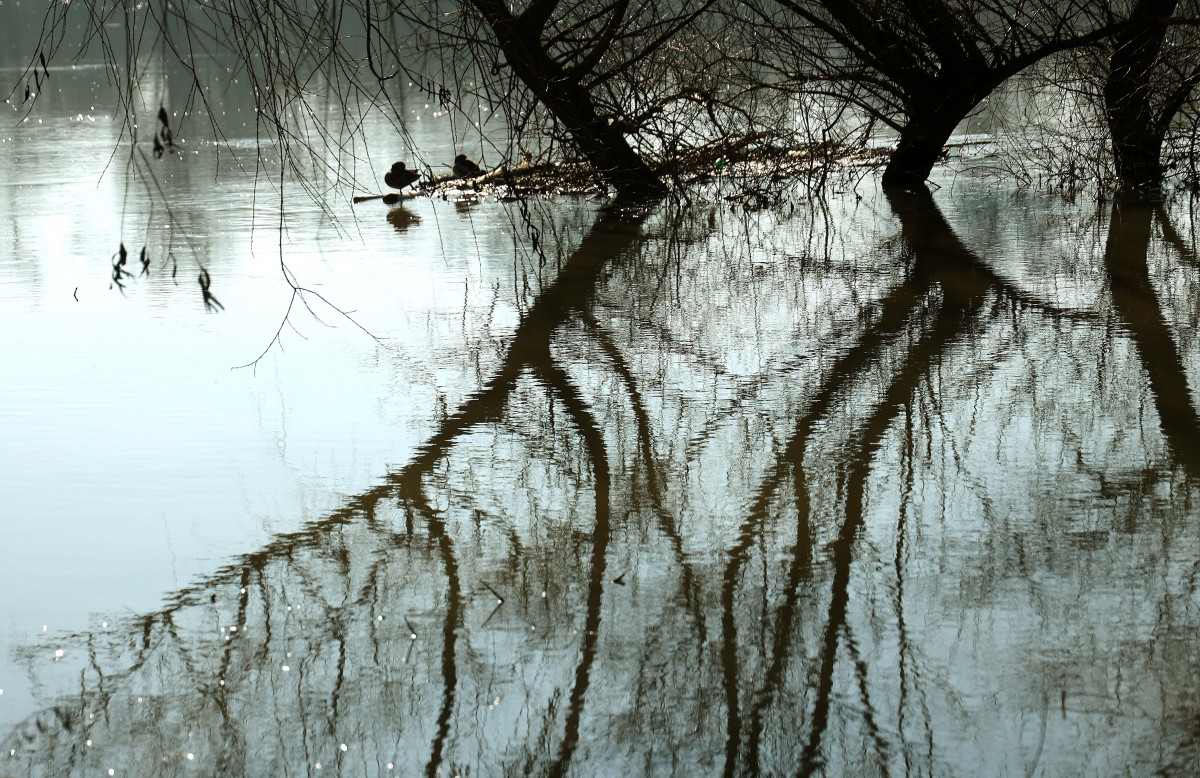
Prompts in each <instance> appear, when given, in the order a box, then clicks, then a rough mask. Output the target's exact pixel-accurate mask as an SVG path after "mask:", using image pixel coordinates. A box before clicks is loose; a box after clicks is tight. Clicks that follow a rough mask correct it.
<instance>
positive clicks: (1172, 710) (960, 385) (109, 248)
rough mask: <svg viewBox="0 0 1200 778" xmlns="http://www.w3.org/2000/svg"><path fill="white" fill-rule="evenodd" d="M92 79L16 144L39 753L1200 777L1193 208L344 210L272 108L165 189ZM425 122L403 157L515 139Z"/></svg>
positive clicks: (82, 759)
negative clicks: (260, 141) (324, 201)
mask: <svg viewBox="0 0 1200 778" xmlns="http://www.w3.org/2000/svg"><path fill="white" fill-rule="evenodd" d="M61 75H62V80H63V81H66V80H67V79H68V78H75V79H78V80H79V81H78V86H79V89H78V90H77V91H75V92H71V91H65V92H63V93H58V94H56V95H54V96H53V99H50V100H48V101H47V102H46V103H45V104H44V107H42V108H41V109H39V111H38V112H37V113H36V114H35V115H34V117H33V118H31V120H30V121H29V122H24V123H21V124H17V122H18V120H19V118H20V116H21V114H20V112H19V109H18V108H13V107H6V114H7V115H9V116H10V117H11V118H12V122H9V123H8V124H6V126H8V127H9V129H6V130H4V132H3V133H2V135H3V137H0V141H2V143H0V158H2V159H3V162H4V164H0V209H2V210H3V211H4V212H5V214H6V215H7V220H6V221H7V223H8V224H9V232H8V233H7V234H6V235H5V239H4V241H3V243H2V244H0V353H2V354H3V359H4V370H3V376H4V378H3V380H2V381H0V430H2V433H0V441H2V442H0V472H2V473H3V474H4V476H3V478H0V505H2V506H3V516H2V517H0V522H2V523H0V531H2V532H3V542H2V544H0V591H3V592H4V593H5V597H4V599H3V603H2V605H0V689H3V693H2V694H0V735H3V736H4V739H3V746H4V748H3V753H0V773H8V774H12V775H64V774H71V775H81V776H82V775H95V774H110V773H109V772H108V771H110V770H111V771H113V772H112V773H111V774H116V775H148V774H158V775H175V774H189V775H191V774H199V775H243V774H244V775H268V774H270V775H279V774H285V775H317V774H320V775H325V774H335V775H348V776H349V775H354V776H358V775H384V774H397V775H434V774H442V775H467V774H471V775H500V774H511V775H527V774H528V775H560V774H574V775H638V774H661V775H672V774H674V775H694V774H727V775H742V774H745V775H749V774H771V775H781V774H829V775H876V774H878V775H909V774H916V775H964V774H1010V775H1021V774H1024V775H1063V774H1086V775H1096V774H1138V775H1144V774H1155V773H1161V774H1168V775H1189V774H1193V773H1194V772H1195V771H1196V770H1197V769H1198V767H1200V762H1198V759H1200V730H1198V729H1197V727H1196V721H1197V720H1198V719H1197V715H1198V714H1200V710H1197V707H1198V706H1197V702H1196V701H1197V700H1198V699H1200V637H1198V635H1200V632H1198V628H1200V595H1198V594H1197V573H1198V570H1200V528H1198V523H1200V507H1198V505H1197V498H1198V497H1200V494H1198V491H1197V484H1198V483H1200V482H1198V480H1197V479H1198V477H1200V448H1198V447H1197V443H1196V441H1197V440H1200V424H1198V423H1197V413H1196V407H1197V404H1196V398H1195V395H1194V390H1193V387H1195V386H1196V385H1197V381H1198V380H1200V375H1198V369H1200V354H1198V352H1197V347H1198V343H1197V339H1196V332H1197V321H1196V319H1197V303H1196V300H1197V299H1198V296H1197V284H1198V283H1200V263H1198V262H1197V259H1196V255H1195V234H1194V229H1193V225H1194V219H1193V216H1192V211H1191V208H1190V204H1189V203H1188V202H1186V201H1179V202H1172V203H1169V204H1167V205H1165V206H1163V207H1160V208H1156V209H1152V208H1145V209H1139V208H1127V209H1125V210H1121V211H1112V210H1111V209H1110V208H1109V207H1108V206H1107V205H1099V206H1098V205H1097V204H1096V203H1095V202H1094V201H1087V200H1081V201H1075V202H1071V201H1066V200H1063V199H1059V198H1054V197H1050V196H1043V195H1038V194H1034V193H1029V192H1021V191H1013V190H1012V189H1011V188H1009V187H1007V186H1006V185H1005V184H1003V183H997V182H995V181H980V180H976V179H972V178H970V177H967V176H962V177H958V178H951V177H949V176H947V177H945V178H943V179H941V180H940V184H941V186H940V187H939V188H936V189H935V191H934V192H933V193H932V194H929V193H925V192H920V193H886V194H885V193H883V192H881V191H879V190H878V188H877V186H876V184H875V176H874V174H871V173H867V174H865V175H864V176H862V177H859V176H858V175H856V176H852V177H849V178H848V179H847V181H846V182H845V184H844V185H839V187H838V189H837V190H836V191H834V192H831V193H830V194H829V196H828V197H826V198H824V199H820V200H807V199H803V198H797V199H796V200H795V201H794V202H792V203H789V204H787V205H785V206H783V207H782V208H779V209H771V210H765V211H757V212H752V213H746V212H744V211H743V210H742V209H741V208H740V207H734V208H731V207H729V206H728V205H727V204H721V205H694V206H691V207H689V208H687V209H685V210H682V211H680V210H678V209H674V208H672V207H669V206H665V205H664V206H661V207H659V208H657V209H655V210H653V211H651V212H649V213H642V212H636V213H635V212H619V211H611V210H606V209H604V208H603V207H602V205H603V204H602V203H599V202H596V201H593V200H589V199H587V198H566V197H563V198H554V199H548V200H547V199H534V200H531V201H529V204H528V210H527V211H523V209H522V208H521V207H520V206H519V205H518V204H517V203H505V202H499V201H497V200H496V199H495V198H494V197H483V198H479V197H477V196H475V195H473V194H471V193H462V195H461V196H449V197H447V198H445V199H441V198H436V199H416V200H410V201H406V202H405V203H404V204H403V205H402V206H401V207H398V208H391V209H389V208H388V207H387V206H384V205H382V204H381V203H379V202H369V203H362V204H359V205H357V206H352V205H351V204H349V203H348V202H345V200H346V199H347V198H346V197H345V193H342V194H339V195H337V196H335V197H332V198H331V199H330V200H329V203H328V209H327V210H322V209H321V208H320V207H318V206H317V205H316V204H315V203H314V202H313V200H312V198H310V197H309V196H308V195H307V194H306V193H305V192H303V191H301V190H300V189H299V188H297V187H294V186H290V185H289V186H286V187H285V188H284V190H283V193H282V195H281V194H280V191H279V189H278V187H277V186H276V184H275V183H273V182H277V181H278V167H277V165H275V163H273V162H272V161H271V157H269V156H268V157H267V159H266V161H265V162H264V164H263V167H262V168H261V172H260V175H259V181H258V184H257V186H255V183H254V180H253V175H252V174H253V170H254V168H255V164H256V162H255V157H254V152H253V142H252V140H253V134H252V132H251V131H250V130H249V129H248V130H247V131H246V132H245V134H243V135H237V134H236V133H235V134H233V135H231V136H230V137H229V138H228V139H227V142H226V143H224V144H222V145H220V146H214V145H212V144H209V143H204V142H202V138H199V137H198V138H197V139H196V140H195V141H194V142H193V143H192V144H191V145H188V144H187V143H185V144H184V152H183V153H182V154H179V155H176V156H169V157H168V158H166V159H164V160H161V161H159V162H157V163H154V166H153V167H151V169H152V170H154V171H155V172H156V173H157V175H158V178H159V180H160V181H161V182H162V184H161V185H162V191H161V192H159V191H158V190H156V189H153V188H151V189H149V190H148V189H147V188H146V187H145V186H143V185H142V183H140V182H139V181H138V180H137V179H136V178H135V177H131V176H129V175H127V172H128V169H129V168H128V166H127V164H126V161H127V160H128V159H129V155H130V151H131V150H130V148H129V147H128V146H127V145H121V144H119V143H117V141H118V133H117V130H116V128H115V127H114V125H113V123H112V121H111V119H108V118H106V117H105V115H104V111H103V110H102V109H101V107H99V106H92V105H91V104H90V103H89V102H88V101H89V100H90V99H92V98H91V97H90V94H89V92H88V91H87V83H88V79H89V78H90V76H88V75H87V74H86V73H81V72H77V73H75V74H73V75H71V76H67V74H61ZM423 105H424V104H423V103H419V97H418V98H415V102H413V103H412V105H411V106H406V107H405V110H406V111H408V112H409V113H410V114H412V115H418V114H417V113H413V112H420V111H424V108H422V107H420V106H423ZM229 110H230V112H231V114H232V113H233V112H235V111H236V110H237V108H236V107H235V106H233V105H232V104H231V106H230V109H229ZM227 119H228V117H227ZM228 120H229V121H231V122H234V124H235V125H236V122H235V121H234V120H233V119H228ZM422 121H424V124H423V125H419V123H418V122H417V121H416V120H415V119H414V120H413V126H414V127H415V128H416V129H414V130H413V133H414V138H415V140H416V143H417V147H418V148H417V151H416V152H415V153H414V151H413V150H410V149H406V148H405V146H404V144H403V143H402V142H401V140H400V138H399V136H398V135H395V133H394V132H392V131H390V130H389V129H388V125H387V124H386V123H384V122H383V121H382V120H381V121H380V123H379V127H378V129H377V130H376V131H374V132H373V133H371V134H372V135H373V137H377V138H379V140H378V141H377V144H378V145H377V146H375V147H373V148H369V149H361V150H359V151H358V152H357V153H359V154H360V157H361V160H362V161H361V163H360V165H361V168H360V169H358V170H357V174H358V175H359V177H360V179H362V180H363V181H364V187H365V186H368V185H370V184H371V182H372V177H373V175H374V173H382V171H383V170H385V169H386V168H387V166H388V165H389V164H390V163H391V161H392V160H393V159H395V158H401V157H403V158H408V159H413V158H414V156H415V157H416V158H418V159H420V160H421V161H422V162H424V163H427V164H430V165H438V164H441V163H442V162H443V161H445V162H449V161H450V159H451V158H452V157H453V154H454V153H455V151H457V150H459V149H462V148H466V150H467V151H468V153H472V154H478V153H480V150H481V149H480V147H479V145H478V144H479V139H478V136H475V141H474V142H475V143H476V144H477V145H476V146H475V147H473V148H472V147H464V146H463V145H462V144H463V143H464V142H467V141H468V140H469V138H470V136H469V134H467V133H463V132H461V128H451V127H450V125H449V123H448V121H446V120H444V119H443V120H442V121H438V120H437V119H436V118H435V117H432V116H430V115H429V114H422ZM35 123H36V124H35ZM249 125H250V127H252V126H253V122H252V121H250V122H249ZM455 138H457V139H458V141H459V142H458V144H456V143H455V142H454V139H455ZM456 145H457V148H456ZM114 148H115V149H116V154H115V156H114V155H113V150H114ZM247 155H249V156H247ZM110 157H111V158H112V161H111V162H110ZM485 161H486V160H485ZM239 163H240V164H241V165H243V166H245V167H248V168H249V170H250V172H251V175H249V176H248V175H247V174H246V173H245V172H242V171H239V170H238V164H239ZM273 165H274V167H273ZM106 167H107V172H106ZM380 183H381V182H379V181H378V180H377V179H376V180H375V181H374V185H375V186H379V185H380ZM164 201H165V203H166V204H167V206H169V208H170V211H169V212H168V211H167V209H166V206H164V204H163V203H164ZM281 202H282V204H283V212H284V217H283V219H282V230H281V225H280V203H281ZM535 236H536V239H537V240H536V248H535V243H534V240H533V237H535ZM122 243H124V244H125V245H126V247H127V250H128V251H129V252H130V259H129V263H128V266H129V267H130V269H131V270H132V273H133V275H132V277H130V278H124V279H123V283H124V285H125V289H124V291H123V292H122V291H121V290H119V289H116V288H113V285H112V272H113V266H112V263H113V255H114V254H115V253H116V252H117V251H118V247H119V246H120V245H121V244H122ZM142 246H147V252H148V256H149V259H150V267H149V271H148V273H147V274H145V275H140V273H141V264H140V259H139V257H140V251H141V248H142ZM201 267H203V268H204V269H206V270H207V271H208V273H209V274H210V277H211V279H212V283H211V286H210V291H211V292H212V293H213V294H214V295H215V296H216V298H217V300H219V302H220V303H221V304H222V305H223V306H224V310H223V311H211V310H206V308H205V306H204V304H203V298H202V295H201V291H200V284H199V283H198V281H197V276H198V275H199V272H200V268H201ZM284 267H286V268H287V274H288V275H287V276H285V271H284ZM288 277H290V278H291V279H292V280H293V281H294V283H295V284H297V285H299V286H301V287H303V288H304V289H306V290H308V291H307V292H306V293H305V295H304V297H303V298H302V299H300V300H297V301H295V302H294V304H292V307H291V309H290V313H289V303H290V302H292V289H291V287H290V286H289V284H288V282H287V280H286V279H287V278H288ZM305 303H307V305H305ZM331 305H332V306H336V308H338V309H340V310H341V311H342V312H345V313H346V314H349V318H348V317H347V316H346V315H343V313H342V312H339V311H338V310H335V309H334V308H333V307H331ZM310 309H311V310H310ZM285 317H286V318H285ZM277 332H278V333H279V338H280V340H279V341H278V342H274V341H273V338H274V337H275V336H276V333H277ZM264 352H265V354H264ZM260 355H262V357H261V359H258V358H259V356H260ZM256 359H257V360H258V361H257V363H256V364H255V365H254V366H252V367H246V368H241V369H231V368H236V367H237V366H239V365H245V364H247V363H252V362H254V361H255V360H256ZM318 765H319V768H318ZM318 769H319V772H317V771H318Z"/></svg>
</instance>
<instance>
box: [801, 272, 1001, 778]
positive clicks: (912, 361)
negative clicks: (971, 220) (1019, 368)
mask: <svg viewBox="0 0 1200 778" xmlns="http://www.w3.org/2000/svg"><path fill="white" fill-rule="evenodd" d="M955 297H957V295H952V294H949V293H948V295H947V300H946V302H945V304H944V307H943V309H942V310H941V312H940V314H939V316H938V320H937V323H936V325H935V326H934V328H933V330H932V331H931V332H929V333H928V334H927V335H926V336H924V337H923V338H922V339H921V341H920V343H919V344H918V346H917V347H916V348H915V349H913V351H912V353H911V354H910V356H909V358H908V359H906V360H905V364H904V366H903V368H902V370H901V372H900V373H899V374H898V375H897V377H896V378H895V379H894V380H893V381H892V383H891V384H890V385H889V386H888V389H887V392H886V394H885V396H884V402H882V403H880V405H879V406H878V407H876V409H875V411H874V413H873V414H872V415H871V417H870V418H869V419H868V420H867V421H866V423H865V424H864V425H863V430H862V433H861V434H860V436H859V440H858V441H857V443H856V446H855V450H854V452H853V456H852V459H851V463H850V468H849V473H848V480H847V484H846V518H845V520H844V521H843V523H842V527H841V529H840V531H839V533H838V537H837V539H836V540H835V541H834V544H833V564H834V574H833V583H832V587H831V588H832V597H831V598H830V603H829V615H828V619H827V621H826V624H825V637H824V640H823V647H822V656H821V667H820V671H819V675H818V678H819V680H818V682H817V699H816V703H815V704H814V706H813V713H812V727H811V729H810V731H809V742H808V745H807V746H806V747H805V751H804V756H803V760H802V765H801V768H800V774H801V775H811V774H813V772H815V771H817V770H819V769H820V750H821V740H822V738H823V736H824V731H825V729H826V727H827V726H828V719H829V704H830V699H831V697H832V692H833V670H834V665H835V664H836V661H837V645H838V635H839V633H840V632H841V629H842V626H843V625H844V624H845V622H846V609H847V604H848V602H849V599H850V565H851V563H852V562H853V559H854V541H855V539H856V538H857V536H858V531H859V529H860V528H861V527H862V524H863V518H864V512H863V502H864V499H865V496H866V488H867V478H868V476H869V475H870V470H871V463H872V459H873V457H874V454H875V452H876V450H877V449H878V447H879V443H880V441H881V440H882V438H883V436H884V434H885V433H886V432H887V429H888V427H889V426H890V424H891V423H892V420H893V419H894V418H895V415H896V414H897V413H898V412H899V411H900V409H901V408H902V407H903V406H904V404H905V403H907V402H908V401H909V400H910V399H911V397H912V395H913V392H914V391H915V390H916V388H917V385H918V383H919V382H920V381H921V380H922V379H923V378H924V377H925V375H926V370H927V368H928V367H930V366H932V365H934V364H936V362H937V360H938V359H939V357H940V356H941V355H943V354H944V353H945V351H946V349H947V348H948V347H949V346H950V345H951V344H952V343H953V342H954V340H956V339H957V337H958V336H959V335H960V334H961V331H962V328H963V324H964V323H965V321H966V318H967V316H968V315H969V314H970V313H971V312H972V311H973V310H974V309H976V308H977V304H978V302H979V297H976V298H975V299H974V300H971V299H969V298H968V299H967V300H961V299H960V300H957V301H956V300H955V299H954V298H955Z"/></svg>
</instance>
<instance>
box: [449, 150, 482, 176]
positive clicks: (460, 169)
mask: <svg viewBox="0 0 1200 778" xmlns="http://www.w3.org/2000/svg"><path fill="white" fill-rule="evenodd" d="M453 167H454V175H456V176H459V177H460V178H461V177H463V176H481V175H483V168H481V167H479V165H477V164H476V163H475V160H473V159H471V158H470V157H468V156H467V155H466V154H459V155H458V156H457V157H455V158H454V165H453Z"/></svg>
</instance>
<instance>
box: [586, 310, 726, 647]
mask: <svg viewBox="0 0 1200 778" xmlns="http://www.w3.org/2000/svg"><path fill="white" fill-rule="evenodd" d="M580 319H581V320H582V321H583V323H584V326H586V327H587V328H588V330H589V331H590V332H591V333H592V337H594V338H595V339H596V342H597V343H598V344H599V345H600V349H601V350H602V351H603V352H604V354H605V355H606V356H607V357H608V359H609V362H611V363H612V367H613V370H614V371H616V373H617V375H618V376H619V377H620V379H621V381H622V382H623V383H624V384H625V391H626V392H628V393H629V403H630V405H631V406H632V408H633V418H634V422H635V424H636V425H637V437H638V448H639V450H640V452H641V457H642V461H643V462H644V463H645V468H646V487H647V490H648V491H649V492H650V502H651V504H652V505H653V507H654V515H655V517H656V518H657V519H658V523H659V526H660V527H661V528H662V531H663V534H664V535H666V536H667V538H668V539H669V540H670V541H671V550H672V551H673V552H674V553H675V556H676V559H677V561H678V563H679V567H680V570H681V576H682V579H683V590H684V594H685V596H686V598H687V602H688V606H689V608H690V609H691V611H692V620H693V623H694V624H695V625H696V631H697V639H698V640H703V639H704V611H703V610H702V608H701V604H700V586H699V584H698V583H697V579H696V574H695V570H694V569H693V567H692V565H691V563H690V562H688V560H687V556H686V554H685V553H684V550H683V536H682V535H681V534H680V532H679V527H678V526H676V524H675V517H674V516H672V515H671V512H670V511H668V510H667V509H666V506H665V505H664V504H663V497H662V485H661V483H660V482H659V478H658V465H657V464H656V461H655V456H654V434H653V432H651V428H650V415H649V414H648V413H647V412H646V405H645V402H644V401H643V400H642V393H641V392H640V391H639V390H638V386H637V379H635V378H634V376H633V371H632V370H630V369H629V363H628V362H626V361H625V357H624V355H622V354H621V351H620V349H618V348H617V344H616V343H614V342H613V339H612V336H611V335H610V334H609V332H608V331H607V330H606V329H605V328H604V327H603V326H601V324H600V322H598V321H597V320H596V317H595V316H593V315H592V314H591V312H590V311H584V312H582V313H581V314H580Z"/></svg>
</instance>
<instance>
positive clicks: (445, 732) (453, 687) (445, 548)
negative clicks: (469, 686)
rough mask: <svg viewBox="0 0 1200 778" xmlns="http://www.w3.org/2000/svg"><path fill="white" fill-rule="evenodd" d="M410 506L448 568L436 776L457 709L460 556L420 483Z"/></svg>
mask: <svg viewBox="0 0 1200 778" xmlns="http://www.w3.org/2000/svg"><path fill="white" fill-rule="evenodd" d="M406 500H407V502H408V505H407V508H408V510H410V511H415V512H417V513H420V514H421V516H422V517H423V518H424V519H425V524H426V526H427V527H429V536H430V539H432V540H434V541H436V542H437V548H438V553H439V554H440V556H441V557H442V565H443V566H444V567H445V569H446V618H445V620H444V621H443V622H442V708H441V710H440V711H439V712H438V717H437V725H436V727H435V734H434V737H433V744H432V746H430V749H429V752H430V753H429V764H427V765H426V767H425V774H426V775H427V776H430V778H433V776H436V775H437V774H438V771H439V770H440V769H441V766H442V760H443V758H444V756H445V754H444V751H445V747H446V739H447V738H448V737H449V734H450V717H451V715H452V714H453V713H454V698H455V692H456V691H457V689H458V654H457V652H458V632H459V627H460V625H461V622H462V613H463V603H462V585H461V583H460V581H459V577H458V558H457V557H456V556H455V553H454V541H453V540H452V539H451V538H450V535H449V533H448V532H447V531H446V523H445V521H444V520H443V519H442V516H441V514H439V513H438V512H437V511H436V510H434V509H433V507H432V506H430V505H429V503H428V502H427V501H426V500H425V495H424V494H423V493H422V491H421V489H420V486H419V485H418V487H417V488H416V489H415V490H414V491H413V492H411V493H409V494H408V495H406Z"/></svg>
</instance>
